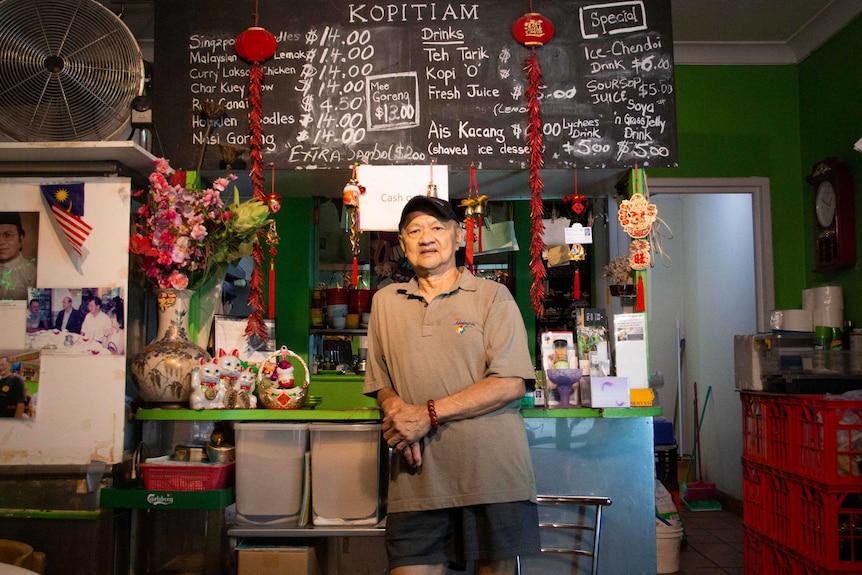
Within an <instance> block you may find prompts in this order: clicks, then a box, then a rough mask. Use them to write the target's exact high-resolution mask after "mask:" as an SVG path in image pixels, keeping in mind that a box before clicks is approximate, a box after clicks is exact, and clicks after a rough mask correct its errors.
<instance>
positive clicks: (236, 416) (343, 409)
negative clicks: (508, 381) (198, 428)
mask: <svg viewBox="0 0 862 575" xmlns="http://www.w3.org/2000/svg"><path fill="white" fill-rule="evenodd" d="M362 383H363V377H362V376H361V375H339V374H338V373H337V372H324V373H323V374H320V375H313V376H311V380H310V383H309V386H308V393H309V395H316V396H319V397H321V398H323V400H322V401H321V403H320V405H318V406H317V407H315V408H314V409H305V408H303V409H206V410H202V411H195V410H192V409H186V408H183V406H165V407H154V408H147V409H138V410H137V412H136V417H137V419H139V420H141V421H178V420H186V421H196V420H202V421H282V420H284V421H379V420H380V410H379V409H378V408H377V401H376V400H374V399H373V398H370V397H367V396H365V395H363V393H362ZM521 413H522V414H523V416H524V417H525V418H545V417H554V418H559V417H577V418H597V417H604V418H621V417H654V416H659V415H661V414H662V409H661V408H660V407H631V408H604V409H600V408H597V409H593V408H589V407H574V408H566V409H557V408H553V409H543V408H525V409H522V410H521Z"/></svg>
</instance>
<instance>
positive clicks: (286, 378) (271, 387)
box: [257, 346, 310, 409]
mask: <svg viewBox="0 0 862 575" xmlns="http://www.w3.org/2000/svg"><path fill="white" fill-rule="evenodd" d="M294 361H295V362H297V363H298V364H299V365H300V366H302V377H303V382H302V384H297V382H296V378H295V368H294V365H293V363H292V362H294ZM309 373H310V372H309V369H308V365H306V363H305V361H303V359H302V358H301V357H300V356H299V355H297V354H296V353H294V352H292V351H291V350H289V349H288V348H287V347H285V346H282V347H281V348H280V349H279V350H278V351H276V352H275V353H273V354H271V355H270V356H269V357H267V358H266V359H265V360H264V361H263V363H261V364H260V366H259V367H258V374H257V375H258V380H257V392H258V396H259V397H260V403H261V404H262V405H263V407H264V408H266V409H300V408H301V407H303V406H304V405H305V401H306V399H307V396H308V385H309Z"/></svg>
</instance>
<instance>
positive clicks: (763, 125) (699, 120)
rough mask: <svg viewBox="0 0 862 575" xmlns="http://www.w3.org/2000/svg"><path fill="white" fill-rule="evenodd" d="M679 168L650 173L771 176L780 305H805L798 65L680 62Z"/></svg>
mask: <svg viewBox="0 0 862 575" xmlns="http://www.w3.org/2000/svg"><path fill="white" fill-rule="evenodd" d="M675 74H676V97H677V124H678V141H679V167H678V168H674V169H653V170H648V171H647V173H648V175H649V176H650V177H665V178H688V177H691V178H729V177H735V178H738V177H748V176H762V177H766V178H769V180H770V198H771V202H772V210H771V217H772V223H773V232H772V241H773V252H774V261H775V264H774V265H775V306H776V308H778V309H785V308H797V307H801V306H802V289H803V288H804V287H805V285H804V284H805V273H804V271H805V258H804V253H805V249H806V247H807V245H806V244H805V241H804V239H805V238H804V230H805V225H804V224H805V222H803V221H802V219H801V217H800V215H799V214H800V213H801V211H802V208H803V205H804V201H805V199H806V196H805V185H804V184H805V182H804V179H803V173H802V170H801V168H800V165H799V154H800V151H799V102H798V95H797V85H798V72H797V69H796V66H677V68H676V71H675Z"/></svg>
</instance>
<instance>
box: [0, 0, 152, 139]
mask: <svg viewBox="0 0 862 575" xmlns="http://www.w3.org/2000/svg"><path fill="white" fill-rule="evenodd" d="M0 79H2V80H0V131H2V132H4V133H5V134H7V135H8V136H9V137H11V138H13V139H14V140H17V141H19V142H44V141H84V140H109V139H111V138H112V137H113V136H114V135H115V134H116V133H117V132H119V130H120V129H121V128H122V127H123V126H124V125H125V124H126V121H127V120H128V119H129V116H130V114H131V103H132V100H133V99H134V98H135V97H136V96H138V95H139V94H140V93H141V90H142V89H143V86H144V80H145V78H144V61H143V57H142V56H141V52H140V49H139V48H138V44H137V42H136V41H135V38H134V36H133V35H132V33H131V32H130V31H129V29H128V28H127V27H126V25H125V24H124V23H123V22H122V21H121V20H120V19H119V18H118V17H117V16H116V15H115V14H114V13H113V12H111V11H110V10H109V9H108V8H106V7H105V6H103V5H101V4H99V3H98V2H96V0H0Z"/></svg>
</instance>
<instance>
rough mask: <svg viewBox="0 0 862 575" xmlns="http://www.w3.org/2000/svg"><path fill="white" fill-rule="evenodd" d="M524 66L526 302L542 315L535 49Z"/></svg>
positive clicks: (538, 76) (539, 120)
mask: <svg viewBox="0 0 862 575" xmlns="http://www.w3.org/2000/svg"><path fill="white" fill-rule="evenodd" d="M524 69H525V70H526V72H527V78H528V79H529V84H528V86H527V102H528V104H527V105H528V110H529V122H528V123H527V145H528V146H529V147H530V178H529V184H530V192H531V193H530V223H531V225H530V234H531V238H530V271H531V272H532V274H533V284H532V285H531V286H530V304H531V305H532V307H533V311H534V312H535V314H536V317H538V318H542V317H544V315H545V303H544V302H545V283H544V280H545V277H546V275H547V271H546V270H545V264H544V262H543V261H542V252H544V250H545V242H544V240H543V239H542V233H543V232H544V231H545V224H544V222H543V221H542V216H543V212H544V205H543V203H542V189H543V184H542V176H541V172H540V170H541V169H542V167H543V166H544V160H543V158H542V153H543V152H544V151H545V144H544V140H543V139H542V117H541V113H540V109H539V106H540V99H539V96H540V93H541V86H542V69H541V67H540V66H539V59H538V58H537V57H536V49H535V48H531V49H530V57H529V58H527V62H526V65H525V67H524Z"/></svg>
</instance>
